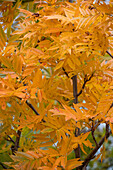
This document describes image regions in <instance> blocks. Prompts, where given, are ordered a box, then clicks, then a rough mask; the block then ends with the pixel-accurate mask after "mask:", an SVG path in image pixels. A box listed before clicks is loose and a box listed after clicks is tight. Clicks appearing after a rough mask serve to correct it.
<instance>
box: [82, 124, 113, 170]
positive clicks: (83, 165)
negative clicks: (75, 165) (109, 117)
mask: <svg viewBox="0 0 113 170" xmlns="http://www.w3.org/2000/svg"><path fill="white" fill-rule="evenodd" d="M110 135H111V131H109V125H108V124H107V125H106V134H105V136H104V137H103V138H102V139H101V140H100V142H99V143H98V145H97V146H96V147H95V148H94V149H93V150H92V151H91V153H90V154H89V155H88V156H87V157H86V159H85V160H84V162H83V164H82V165H81V166H79V168H80V170H83V168H84V167H85V166H87V165H88V163H89V162H90V160H91V159H93V158H94V156H95V153H96V152H97V151H98V149H99V148H100V147H101V146H102V144H103V143H104V141H105V139H107V138H108V137H109V136H110Z"/></svg>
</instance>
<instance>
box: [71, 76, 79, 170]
mask: <svg viewBox="0 0 113 170" xmlns="http://www.w3.org/2000/svg"><path fill="white" fill-rule="evenodd" d="M72 80H73V96H74V103H75V104H76V103H78V97H77V75H75V76H73V77H72ZM79 135H80V129H79V128H76V129H75V136H76V137H77V136H79ZM74 152H75V156H76V158H80V145H78V147H77V148H76V149H74ZM76 170H79V167H77V168H76Z"/></svg>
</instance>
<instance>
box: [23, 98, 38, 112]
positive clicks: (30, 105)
mask: <svg viewBox="0 0 113 170" xmlns="http://www.w3.org/2000/svg"><path fill="white" fill-rule="evenodd" d="M26 104H27V105H28V106H29V107H30V108H31V109H32V110H33V111H34V112H35V114H36V115H40V114H39V113H38V112H37V111H36V109H35V108H34V107H33V105H32V104H31V103H29V102H28V101H27V100H26Z"/></svg>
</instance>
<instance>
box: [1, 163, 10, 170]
mask: <svg viewBox="0 0 113 170" xmlns="http://www.w3.org/2000/svg"><path fill="white" fill-rule="evenodd" d="M0 165H1V166H2V167H3V168H4V169H9V168H7V167H6V166H5V165H4V164H3V163H2V162H0Z"/></svg>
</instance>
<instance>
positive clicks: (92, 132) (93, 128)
mask: <svg viewBox="0 0 113 170" xmlns="http://www.w3.org/2000/svg"><path fill="white" fill-rule="evenodd" d="M94 132H95V127H94V123H93V121H92V128H91V134H92V137H93V140H94V142H95V144H96V146H98V143H97V141H96V139H95V135H94Z"/></svg>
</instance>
